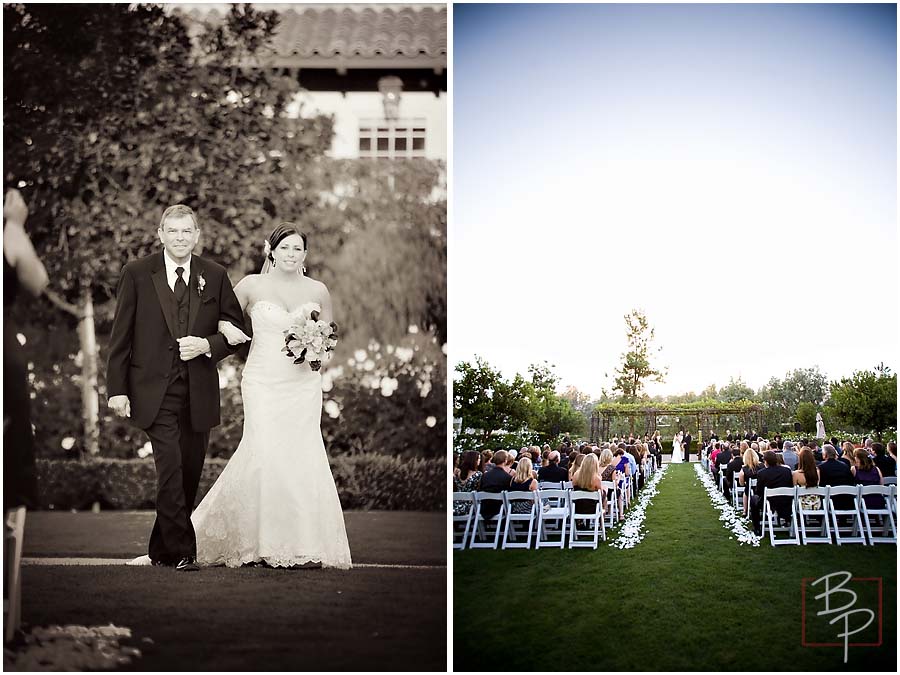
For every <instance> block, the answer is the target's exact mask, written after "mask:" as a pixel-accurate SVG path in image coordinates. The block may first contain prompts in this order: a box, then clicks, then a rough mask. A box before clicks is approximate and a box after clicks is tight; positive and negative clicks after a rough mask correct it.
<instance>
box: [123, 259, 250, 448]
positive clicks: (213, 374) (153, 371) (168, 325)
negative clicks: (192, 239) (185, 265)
mask: <svg viewBox="0 0 900 675" xmlns="http://www.w3.org/2000/svg"><path fill="white" fill-rule="evenodd" d="M201 276H202V278H203V281H204V283H203V290H202V291H201V290H200V283H199V279H200V277H201ZM188 298H189V300H188V302H189V305H188V307H189V309H188V325H187V331H186V334H187V335H193V336H196V337H204V338H206V339H207V340H208V341H209V346H210V352H211V354H212V357H211V358H210V357H207V356H206V355H203V354H201V355H200V356H198V357H196V358H194V359H191V360H190V361H188V362H187V368H188V383H189V387H190V390H189V397H190V408H191V427H192V428H193V430H194V431H205V430H207V429H209V428H211V427H214V426H216V425H217V424H219V421H220V417H219V374H218V372H217V370H216V364H217V363H218V362H219V361H221V360H222V359H223V358H225V357H226V356H228V355H229V354H231V353H232V352H233V351H235V348H234V347H231V346H230V345H229V344H228V342H227V341H226V340H225V337H224V336H223V335H222V334H221V333H219V332H218V323H219V320H220V319H224V320H227V321H230V322H231V323H232V324H234V325H235V326H237V327H238V328H241V329H243V328H244V321H243V312H242V311H241V306H240V303H239V302H238V299H237V297H236V296H235V294H234V289H233V288H232V287H231V282H230V281H229V280H228V275H227V274H226V272H225V268H224V267H222V266H221V265H219V264H217V263H214V262H213V261H212V260H208V259H206V258H201V257H199V256H196V255H195V256H192V257H191V278H190V281H189V282H188ZM177 322H178V308H177V303H176V300H175V294H174V293H173V292H172V290H171V289H170V288H169V284H168V281H167V279H166V265H165V261H164V259H163V253H162V252H159V253H154V254H153V255H149V256H147V257H145V258H141V259H140V260H134V261H132V262H129V263H128V264H127V265H125V267H124V268H123V269H122V276H121V278H120V279H119V287H118V291H117V293H116V315H115V318H114V319H113V327H112V335H111V336H110V340H109V361H108V363H107V371H106V389H107V396H110V397H112V396H118V395H120V394H125V395H127V396H128V398H129V401H130V403H131V423H132V424H133V425H134V426H136V427H139V428H141V429H146V428H147V427H149V426H150V425H151V424H153V420H154V419H156V416H157V414H158V413H159V408H160V405H161V404H162V400H163V396H164V395H165V392H166V388H167V387H168V385H169V379H170V374H171V370H172V368H173V365H174V363H175V361H174V358H175V355H177V354H178V343H177V342H176V336H177V335H180V334H181V332H180V331H178V325H177Z"/></svg>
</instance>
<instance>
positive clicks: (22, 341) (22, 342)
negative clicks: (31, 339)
mask: <svg viewBox="0 0 900 675" xmlns="http://www.w3.org/2000/svg"><path fill="white" fill-rule="evenodd" d="M16 340H18V341H19V344H20V345H22V346H23V347H24V346H25V336H24V335H22V333H16Z"/></svg>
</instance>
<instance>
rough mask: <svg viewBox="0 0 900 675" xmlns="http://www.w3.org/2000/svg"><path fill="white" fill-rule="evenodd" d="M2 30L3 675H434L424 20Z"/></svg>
mask: <svg viewBox="0 0 900 675" xmlns="http://www.w3.org/2000/svg"><path fill="white" fill-rule="evenodd" d="M3 35H4V52H3V173H4V205H3V251H4V270H3V472H4V482H3V502H4V511H5V523H6V527H5V530H4V575H3V576H4V584H3V585H4V658H3V664H4V670H10V671H45V670H50V671H64V670H65V671H68V670H138V671H207V670H211V671H316V670H319V671H321V670H327V671H406V670H422V671H444V670H446V668H447V611H448V608H447V550H448V543H447V536H448V535H447V496H448V493H447V474H448V468H447V429H448V419H447V410H448V405H447V365H446V362H447V330H448V325H447V269H446V268H447V194H448V176H447V160H448V143H447V139H448V119H449V111H448V70H447V65H448V44H447V35H448V9H447V6H446V5H443V4H352V3H350V4H218V3H159V4H143V3H141V4H138V3H132V4H128V3H95V4H80V3H61V4H44V3H24V4H12V3H11V4H4V6H3Z"/></svg>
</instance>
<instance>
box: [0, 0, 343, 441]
mask: <svg viewBox="0 0 900 675" xmlns="http://www.w3.org/2000/svg"><path fill="white" fill-rule="evenodd" d="M277 21H278V18H277V14H276V13H275V12H258V11H256V10H254V9H252V8H251V7H246V6H245V7H243V8H239V7H237V6H235V7H234V8H233V9H232V10H231V12H230V14H229V15H228V17H227V18H226V20H225V21H224V22H223V23H222V25H220V26H218V27H216V28H213V29H210V30H208V31H207V32H206V33H204V34H202V35H201V36H200V37H199V42H198V45H197V47H196V48H194V47H192V44H191V41H190V39H189V38H188V35H187V31H186V29H185V27H184V25H183V24H182V22H181V20H180V19H179V18H178V17H177V16H176V15H174V14H169V13H166V12H164V11H163V10H162V9H161V8H159V7H154V6H147V5H121V4H118V5H96V4H94V5H90V4H87V5H38V4H33V5H27V6H22V5H4V40H5V46H4V77H5V78H6V82H5V86H4V104H5V105H4V144H5V148H4V163H5V181H6V183H7V184H15V185H18V186H20V187H22V189H23V192H24V193H25V195H26V197H27V198H28V200H29V202H30V209H31V213H30V216H29V229H30V231H31V234H32V240H33V242H34V244H35V248H36V249H37V252H38V254H39V255H40V257H41V259H42V260H43V261H44V263H45V265H46V266H47V269H48V272H49V273H50V277H51V280H52V290H51V293H50V294H49V295H50V297H51V298H53V299H54V301H55V302H56V304H57V305H58V306H59V307H60V308H62V309H64V310H65V311H67V312H68V313H69V314H71V315H72V317H74V319H73V320H71V321H72V323H75V321H76V320H77V323H78V325H79V336H80V346H81V353H82V354H83V368H82V388H83V394H82V405H83V409H84V424H85V436H86V441H85V443H86V446H87V447H88V449H89V451H90V452H91V453H96V452H98V450H99V444H98V438H99V427H98V402H97V392H98V388H99V385H98V367H97V353H98V347H97V342H96V336H95V329H94V320H95V307H94V306H95V303H100V305H99V307H98V308H97V310H96V315H97V316H96V318H97V320H98V321H99V322H100V323H101V324H103V323H105V322H107V321H108V320H109V319H110V318H111V315H112V310H113V306H114V295H115V286H116V282H117V278H118V273H119V270H120V269H121V267H122V265H123V264H124V263H125V262H126V261H127V260H129V259H132V258H135V257H138V256H142V255H146V254H147V253H149V252H151V251H152V250H155V249H156V248H157V246H158V245H157V242H156V228H157V225H158V220H159V215H160V214H161V213H162V211H163V209H164V208H165V207H166V206H169V205H171V204H174V203H178V202H181V203H187V204H189V205H191V206H194V207H195V208H196V210H197V211H198V212H199V214H200V221H201V222H200V224H201V231H202V232H203V240H202V242H201V243H202V245H203V246H205V247H206V248H207V250H208V251H210V253H211V255H212V256H213V257H215V258H216V259H218V260H219V261H221V262H223V263H224V264H226V265H231V264H232V263H234V262H235V261H237V260H239V259H240V258H241V257H242V256H245V255H246V253H247V243H248V242H251V241H252V242H257V241H260V240H261V238H262V237H261V236H260V233H261V232H263V231H265V230H266V229H268V226H269V224H270V222H271V220H272V219H273V218H274V217H276V216H277V215H279V214H284V213H297V212H298V209H297V207H296V205H297V202H298V201H300V202H304V203H306V202H307V197H298V196H297V194H298V193H299V191H298V190H297V187H298V186H300V185H302V184H303V183H304V182H309V181H305V180H304V179H303V176H304V175H305V174H306V173H307V172H308V170H309V169H310V167H311V165H312V162H313V161H314V160H315V158H317V157H319V156H321V155H322V154H323V153H324V151H325V149H326V148H327V147H328V145H329V143H330V139H331V122H330V120H326V119H322V118H313V119H303V120H297V119H290V118H289V117H288V116H287V114H286V106H287V104H288V103H289V102H290V101H291V99H292V97H293V95H294V94H295V93H296V91H297V89H298V85H297V83H296V82H295V81H292V80H291V79H290V78H281V77H275V76H273V75H271V74H270V73H269V72H267V71H265V70H238V69H235V68H234V67H233V64H234V63H235V62H236V61H237V60H238V59H239V58H241V57H246V56H248V55H251V54H253V53H254V52H256V51H257V50H258V49H260V48H261V47H262V46H263V45H264V44H265V42H266V41H267V40H268V39H269V38H270V37H271V35H272V33H273V31H274V30H275V27H276V25H277ZM284 195H291V197H290V198H289V199H284V198H283V196H284ZM309 204H311V202H309ZM286 206H290V207H291V208H290V209H287V208H285V207H286ZM57 322H58V319H56V318H54V317H48V320H47V323H57Z"/></svg>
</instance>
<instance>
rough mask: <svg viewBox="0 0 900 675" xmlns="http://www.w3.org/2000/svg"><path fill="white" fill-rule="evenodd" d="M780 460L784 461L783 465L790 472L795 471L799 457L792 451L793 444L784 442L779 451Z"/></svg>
mask: <svg viewBox="0 0 900 675" xmlns="http://www.w3.org/2000/svg"><path fill="white" fill-rule="evenodd" d="M781 458H782V459H783V460H784V465H785V466H786V467H788V468H789V469H790V470H791V471H794V470H796V468H797V464H798V463H799V457H798V455H797V453H796V452H795V451H794V444H793V443H791V442H790V441H785V442H784V447H783V448H782V449H781Z"/></svg>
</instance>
